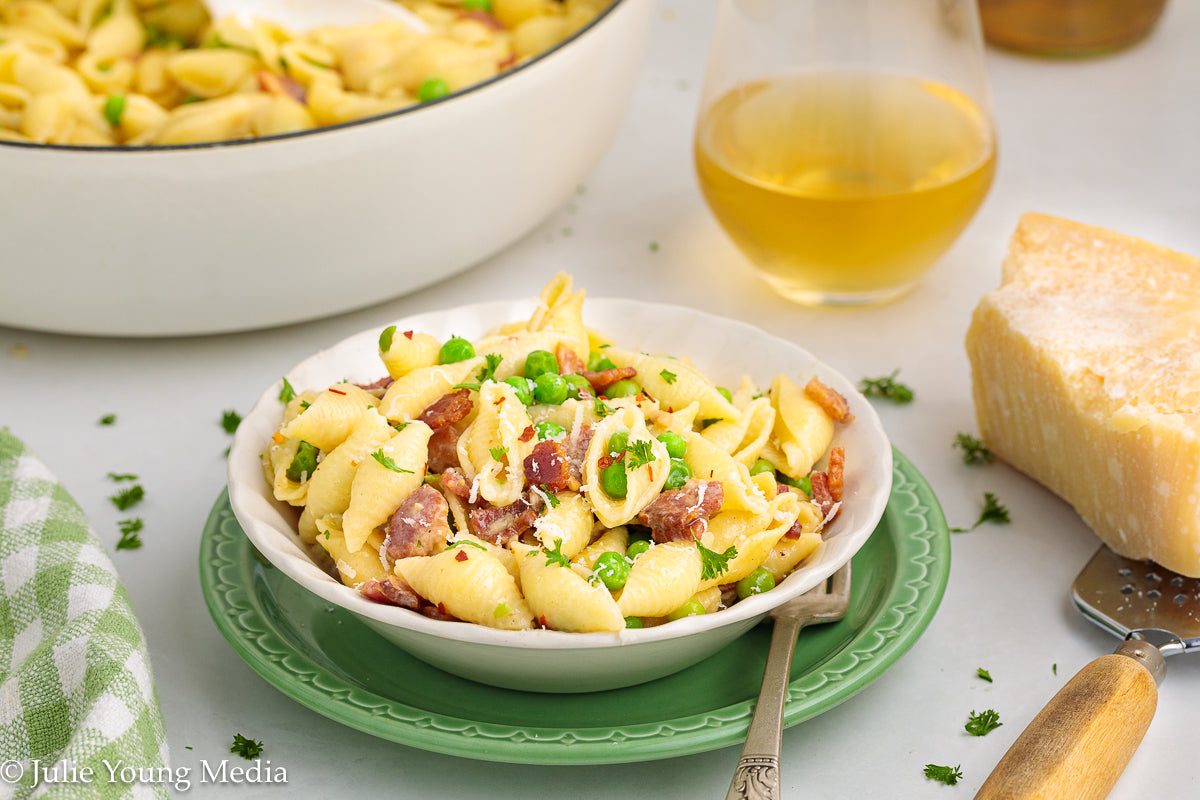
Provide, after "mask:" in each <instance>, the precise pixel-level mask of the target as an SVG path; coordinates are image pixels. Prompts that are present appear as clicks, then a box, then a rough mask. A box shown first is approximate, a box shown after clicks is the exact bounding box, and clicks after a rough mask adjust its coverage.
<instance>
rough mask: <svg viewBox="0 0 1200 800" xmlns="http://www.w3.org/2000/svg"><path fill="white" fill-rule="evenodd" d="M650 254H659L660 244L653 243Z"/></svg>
mask: <svg viewBox="0 0 1200 800" xmlns="http://www.w3.org/2000/svg"><path fill="white" fill-rule="evenodd" d="M650 252H651V253H657V252H658V242H651V243H650Z"/></svg>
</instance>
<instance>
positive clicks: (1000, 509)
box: [950, 492, 1012, 533]
mask: <svg viewBox="0 0 1200 800" xmlns="http://www.w3.org/2000/svg"><path fill="white" fill-rule="evenodd" d="M1011 521H1012V520H1010V519H1009V517H1008V509H1007V508H1005V507H1004V506H1002V505H1000V502H999V501H998V500H996V495H994V494H992V493H991V492H984V493H983V510H982V511H980V512H979V519H977V520H975V524H974V525H972V526H971V527H969V528H951V529H950V532H951V533H969V532H971V531H973V530H975V529H976V528H978V527H979V526H980V525H982V524H983V523H985V522H992V523H995V524H997V525H1007V524H1008V523H1009V522H1011Z"/></svg>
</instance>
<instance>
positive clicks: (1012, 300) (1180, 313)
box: [966, 214, 1200, 577]
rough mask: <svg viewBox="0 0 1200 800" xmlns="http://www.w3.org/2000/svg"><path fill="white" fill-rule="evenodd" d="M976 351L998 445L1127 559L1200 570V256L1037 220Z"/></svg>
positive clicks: (982, 404) (981, 393)
mask: <svg viewBox="0 0 1200 800" xmlns="http://www.w3.org/2000/svg"><path fill="white" fill-rule="evenodd" d="M966 345H967V354H968V357H969V358H970V362H971V373H972V391H973V394H974V399H975V411H976V416H977V417H978V420H979V428H980V431H981V433H982V435H983V438H984V440H985V442H986V443H987V446H988V448H989V449H991V450H992V452H994V453H995V454H996V455H997V456H999V457H1000V458H1002V459H1003V460H1005V461H1007V462H1008V463H1009V464H1011V465H1013V466H1014V467H1016V468H1017V469H1019V470H1021V471H1022V472H1024V473H1026V474H1028V475H1029V476H1030V477H1032V478H1034V479H1035V480H1037V481H1039V482H1041V483H1043V484H1045V485H1046V486H1047V487H1048V488H1050V489H1051V490H1052V491H1053V492H1055V493H1056V494H1058V495H1059V496H1061V497H1062V498H1063V499H1064V500H1066V501H1067V502H1069V503H1071V505H1073V506H1074V507H1075V509H1076V510H1077V511H1078V512H1079V514H1080V515H1081V516H1082V517H1083V520H1084V521H1085V522H1086V523H1087V524H1088V525H1089V526H1090V527H1091V528H1092V530H1094V531H1095V532H1096V534H1097V535H1098V536H1099V537H1100V538H1101V539H1103V540H1104V542H1105V543H1106V544H1108V545H1109V547H1111V548H1112V549H1113V550H1115V551H1116V552H1117V553H1120V554H1121V555H1123V556H1126V557H1128V558H1137V559H1143V558H1149V559H1153V560H1154V561H1156V562H1158V563H1159V564H1161V565H1163V566H1165V567H1167V568H1168V569H1172V570H1175V571H1176V572H1180V573H1183V574H1185V575H1189V576H1193V577H1200V259H1196V258H1192V257H1190V256H1185V255H1181V254H1179V253H1175V252H1172V251H1170V250H1167V249H1165V248H1162V247H1158V246H1156V245H1153V244H1149V243H1147V242H1143V241H1141V240H1138V239H1134V238H1132V237H1129V236H1124V235H1121V234H1118V233H1114V232H1112V231H1107V230H1102V229H1099V228H1092V227H1088V226H1086V225H1080V224H1078V223H1074V222H1068V221H1066V220H1061V219H1056V218H1054V217H1049V216H1044V215H1041V214H1027V215H1025V216H1023V217H1022V218H1021V220H1020V223H1019V225H1018V226H1017V230H1016V233H1015V234H1014V235H1013V238H1012V241H1011V242H1010V244H1009V252H1008V258H1007V259H1006V261H1005V263H1004V270H1003V278H1002V282H1001V286H1000V288H998V289H996V290H994V291H991V292H989V293H987V294H986V295H984V297H983V299H982V300H981V301H980V303H979V305H978V307H976V309H975V314H974V317H973V319H972V322H971V327H970V330H969V331H968V333H967V341H966Z"/></svg>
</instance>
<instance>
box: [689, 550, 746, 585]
mask: <svg viewBox="0 0 1200 800" xmlns="http://www.w3.org/2000/svg"><path fill="white" fill-rule="evenodd" d="M696 547H697V549H699V550H700V580H702V581H707V580H712V579H713V578H715V577H717V576H718V575H720V574H722V573H723V572H725V571H726V570H727V569H729V559H731V558H736V557H737V552H738V551H737V548H736V547H734V546H733V545H730V546H729V547H728V548H726V550H725V552H724V553H718V552H717V551H716V550H709V549H708V548H707V547H705V546H704V543H703V542H699V541H697V542H696Z"/></svg>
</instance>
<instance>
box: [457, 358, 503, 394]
mask: <svg viewBox="0 0 1200 800" xmlns="http://www.w3.org/2000/svg"><path fill="white" fill-rule="evenodd" d="M483 358H484V360H485V361H486V362H487V363H486V364H484V365H483V366H482V367H480V368H479V373H478V374H477V375H476V376H475V382H474V383H456V384H455V385H454V388H455V389H470V390H471V391H473V392H478V391H479V387H480V386H482V385H483V384H484V383H486V382H487V381H494V380H495V379H496V367H498V366H500V362H501V361H503V360H504V356H502V355H500V354H499V353H488V354H487V355H485V356H484V357H483Z"/></svg>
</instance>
